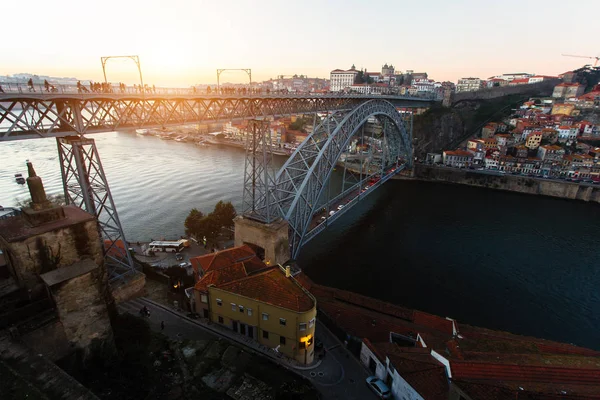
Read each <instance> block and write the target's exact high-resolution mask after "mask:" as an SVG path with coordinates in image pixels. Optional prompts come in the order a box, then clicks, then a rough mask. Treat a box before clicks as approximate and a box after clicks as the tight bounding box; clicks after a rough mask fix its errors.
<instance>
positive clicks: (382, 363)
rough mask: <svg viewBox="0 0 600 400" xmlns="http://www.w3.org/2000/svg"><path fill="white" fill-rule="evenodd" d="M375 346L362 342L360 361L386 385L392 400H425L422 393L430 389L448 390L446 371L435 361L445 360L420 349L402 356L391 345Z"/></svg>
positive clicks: (442, 365) (381, 344) (442, 364)
mask: <svg viewBox="0 0 600 400" xmlns="http://www.w3.org/2000/svg"><path fill="white" fill-rule="evenodd" d="M376 346H377V347H375V345H373V344H371V343H370V342H368V341H367V340H363V343H362V347H361V351H360V361H361V363H362V364H363V365H364V366H365V367H366V368H368V369H369V371H371V373H372V374H373V375H374V376H376V377H377V378H379V379H381V380H382V381H383V382H385V383H386V384H387V386H388V387H389V389H390V390H391V392H392V398H393V399H395V400H401V399H404V400H426V399H427V396H425V393H427V390H428V387H429V386H430V385H434V386H436V387H441V388H444V389H446V390H447V388H448V376H449V374H448V372H446V371H449V368H446V366H445V365H444V363H443V362H442V361H440V360H438V358H441V359H443V361H446V362H447V360H446V359H444V358H443V357H441V356H439V355H437V354H436V353H435V352H434V351H432V350H430V349H428V348H422V349H421V350H417V351H414V350H416V349H413V351H411V352H407V353H404V351H403V350H402V349H401V348H400V347H398V346H396V345H395V344H393V343H377V344H376ZM436 355H437V357H436ZM380 357H381V358H380ZM417 371H418V373H417V374H416V373H415V372H417Z"/></svg>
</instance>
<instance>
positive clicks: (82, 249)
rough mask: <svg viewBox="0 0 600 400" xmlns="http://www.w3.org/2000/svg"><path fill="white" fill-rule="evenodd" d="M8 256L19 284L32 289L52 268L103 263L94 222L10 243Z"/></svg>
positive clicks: (93, 220)
mask: <svg viewBox="0 0 600 400" xmlns="http://www.w3.org/2000/svg"><path fill="white" fill-rule="evenodd" d="M10 247H11V249H10V254H9V257H10V259H11V264H12V265H18V268H15V274H16V275H17V279H18V281H19V283H20V284H22V285H24V286H27V287H32V286H35V285H36V284H37V283H39V279H38V276H39V275H40V274H42V273H44V272H48V271H50V270H52V269H55V268H61V267H63V266H68V265H71V264H73V263H75V262H77V261H79V260H81V259H84V258H89V259H92V260H93V261H94V262H95V263H96V264H97V265H101V264H102V263H103V256H102V243H101V242H100V240H99V239H98V226H97V223H96V220H95V219H91V220H88V221H85V222H80V223H77V224H73V225H70V226H67V227H64V228H62V229H57V230H55V231H50V232H46V233H42V234H40V235H36V236H32V237H29V238H27V239H25V240H23V241H19V242H13V243H11V246H10Z"/></svg>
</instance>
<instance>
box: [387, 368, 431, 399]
mask: <svg viewBox="0 0 600 400" xmlns="http://www.w3.org/2000/svg"><path fill="white" fill-rule="evenodd" d="M388 373H390V374H391V376H392V387H391V388H390V389H391V391H392V395H393V396H394V399H397V400H427V399H423V397H422V396H421V395H420V394H419V393H418V392H417V391H416V390H415V389H413V387H412V386H410V385H409V384H408V382H406V381H405V380H404V378H403V377H402V376H401V375H399V374H398V371H394V372H393V373H391V371H390V370H389V369H388Z"/></svg>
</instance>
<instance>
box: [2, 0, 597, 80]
mask: <svg viewBox="0 0 600 400" xmlns="http://www.w3.org/2000/svg"><path fill="white" fill-rule="evenodd" d="M431 3H432V4H431V6H430V7H427V9H423V7H422V6H420V5H419V6H418V5H414V4H412V5H399V4H397V3H395V2H391V1H382V2H380V3H379V4H378V5H377V6H376V7H364V4H363V3H360V2H358V1H347V2H341V1H330V2H327V4H322V3H320V2H317V1H312V0H311V1H307V2H304V3H303V4H302V6H296V7H292V6H282V5H281V4H280V3H278V2H276V1H274V0H267V1H262V2H261V3H260V5H258V6H257V5H255V4H250V3H248V2H244V1H235V2H233V3H232V4H231V7H230V8H229V9H228V10H225V11H224V10H222V9H221V8H220V7H219V6H218V5H217V4H216V3H215V2H198V3H192V2H189V1H184V0H175V1H172V2H170V3H169V7H165V6H164V5H162V4H161V2H160V1H156V0H155V1H150V2H146V3H144V4H143V6H141V5H139V4H137V3H124V2H117V1H116V0H108V1H105V2H103V3H102V9H98V8H97V7H93V6H91V5H90V6H88V5H87V4H86V5H84V6H82V5H81V4H80V3H78V2H74V1H71V0H63V1H60V2H59V3H58V4H56V3H53V4H48V3H46V2H42V1H38V0H35V1H33V2H32V9H34V10H35V12H33V13H32V14H31V15H28V20H27V24H26V25H25V28H24V27H23V26H22V21H21V20H19V19H16V18H15V19H7V20H6V21H5V27H6V29H7V31H12V32H19V38H18V40H11V41H5V42H4V43H3V44H2V47H1V48H0V50H1V51H0V59H2V63H0V74H2V75H12V74H15V73H23V72H29V73H34V74H40V75H50V76H75V77H77V78H80V79H92V80H96V81H102V80H104V78H103V75H102V68H101V63H100V57H102V56H110V55H129V54H131V55H134V54H135V55H139V57H140V60H141V66H142V72H143V75H144V82H145V83H149V84H156V85H157V86H179V87H185V86H189V85H193V84H198V83H207V84H212V83H215V82H216V72H215V70H216V69H217V68H251V69H252V78H253V81H262V80H268V79H269V78H276V77H277V76H278V75H282V74H283V75H293V74H304V75H307V76H309V77H320V78H329V72H330V71H331V70H333V69H336V68H343V69H348V68H350V66H351V65H353V64H354V65H355V66H356V67H357V68H361V69H362V68H366V69H367V70H369V71H379V70H380V68H381V65H383V64H384V63H388V64H393V65H394V66H395V67H396V69H397V70H399V71H406V70H414V71H415V72H427V73H428V74H429V76H430V77H431V78H433V79H435V80H438V81H446V80H449V81H452V82H456V81H457V80H458V79H459V78H461V77H468V76H474V77H480V78H487V77H489V76H494V75H499V74H502V73H508V72H529V73H536V74H540V75H557V74H559V73H562V72H565V71H568V70H572V69H574V68H578V67H581V66H582V65H583V64H586V63H588V62H589V63H592V64H593V60H586V59H577V58H570V57H564V56H562V55H561V54H563V53H567V54H578V55H584V56H597V55H598V48H597V43H596V42H594V37H593V35H591V34H590V33H589V27H588V26H587V25H586V24H583V23H581V24H573V26H570V27H569V30H568V31H567V33H560V34H553V36H552V38H551V40H550V39H548V38H544V40H542V36H544V35H543V31H540V32H537V31H536V32H531V29H530V28H529V26H523V27H521V26H520V25H519V24H518V22H519V21H528V20H531V19H534V20H538V21H540V22H542V21H548V23H550V22H551V21H556V20H558V19H561V18H565V15H564V12H563V9H562V7H561V6H560V4H561V3H559V2H558V1H549V2H547V3H546V4H544V5H543V6H541V5H538V4H533V3H531V4H530V3H518V2H516V1H512V0H511V1H508V2H505V3H503V7H502V8H501V9H498V8H497V7H494V6H493V5H491V4H480V3H478V2H476V1H472V0H464V1H460V2H458V3H452V4H447V3H444V2H441V1H432V2H431ZM581 5H582V6H583V8H582V9H586V10H587V11H586V14H590V15H593V14H597V12H598V11H600V4H598V3H597V2H594V1H584V2H582V3H581ZM5 11H6V13H7V15H11V14H13V15H17V14H18V13H20V12H22V10H21V9H19V7H18V6H17V5H16V4H15V3H11V4H8V5H7V10H5ZM394 16H396V17H394ZM48 21H53V22H52V23H49V22H48ZM62 21H68V22H66V23H62ZM30 27H36V28H35V29H30ZM42 33H43V35H41V34H42ZM40 36H43V37H44V38H46V39H45V40H44V39H40ZM36 42H37V43H39V47H37V48H36ZM24 43H25V44H26V45H23V44H24ZM107 78H108V80H109V81H112V82H117V81H123V82H126V83H128V84H133V83H137V82H139V78H138V73H137V69H136V67H135V64H134V63H133V62H131V61H124V60H110V61H109V62H108V64H107ZM221 81H222V82H232V83H243V82H247V75H246V74H245V73H243V72H226V73H224V74H223V75H222V76H221Z"/></svg>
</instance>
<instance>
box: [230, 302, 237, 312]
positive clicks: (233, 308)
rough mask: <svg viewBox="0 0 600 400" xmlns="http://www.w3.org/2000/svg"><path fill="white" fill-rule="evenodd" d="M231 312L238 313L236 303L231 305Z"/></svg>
mask: <svg viewBox="0 0 600 400" xmlns="http://www.w3.org/2000/svg"><path fill="white" fill-rule="evenodd" d="M231 311H236V308H235V303H231Z"/></svg>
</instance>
